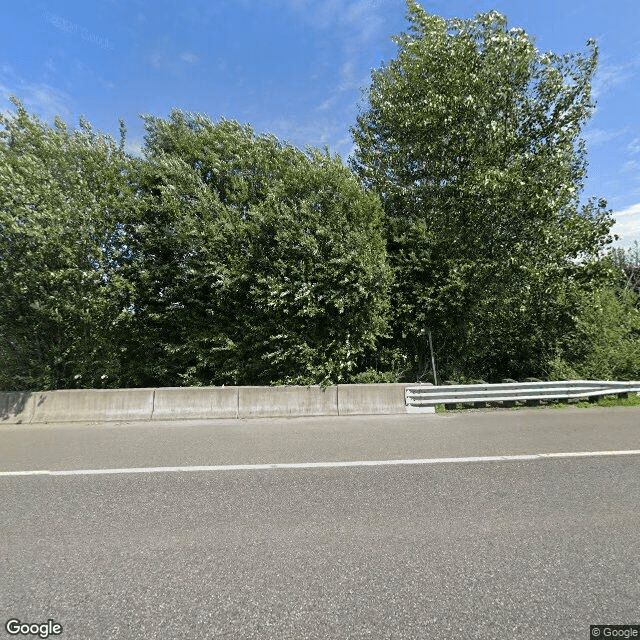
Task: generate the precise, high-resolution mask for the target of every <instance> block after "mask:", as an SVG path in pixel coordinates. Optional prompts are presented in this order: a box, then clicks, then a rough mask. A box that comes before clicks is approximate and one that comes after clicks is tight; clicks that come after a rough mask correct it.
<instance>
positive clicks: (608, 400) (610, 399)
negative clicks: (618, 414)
mask: <svg viewBox="0 0 640 640" xmlns="http://www.w3.org/2000/svg"><path fill="white" fill-rule="evenodd" d="M489 407H490V408H496V409H502V410H504V411H506V410H510V411H519V410H520V409H565V408H567V407H575V408H577V409H586V408H587V407H640V396H639V395H638V394H637V393H630V394H629V397H628V398H619V397H618V396H615V395H610V396H602V397H601V398H600V399H599V400H598V401H597V402H588V401H587V400H577V401H576V400H570V401H569V402H560V401H544V404H541V405H539V406H527V405H526V404H524V403H523V404H520V405H517V406H515V407H509V408H507V407H503V406H501V405H500V404H499V403H497V402H496V403H493V404H489ZM471 409H473V407H471V406H469V405H465V404H461V403H459V404H457V405H456V408H455V409H445V408H444V405H443V404H438V405H436V413H447V412H450V411H458V412H459V411H469V410H471ZM476 411H478V409H476Z"/></svg>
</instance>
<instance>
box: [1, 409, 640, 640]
mask: <svg viewBox="0 0 640 640" xmlns="http://www.w3.org/2000/svg"><path fill="white" fill-rule="evenodd" d="M629 450H640V409H638V408H631V407H630V408H612V409H604V408H592V409H582V410H578V409H564V410H553V409H542V410H526V409H525V410H520V411H502V412H487V413H470V414H455V415H437V414H436V415H433V414H431V415H407V416H376V417H344V418H335V417H331V418H308V419H295V420H293V419H290V420H266V419H262V420H251V421H212V422H208V423H206V422H203V421H199V422H182V423H164V424H155V423H154V424H140V423H138V424H134V423H130V424H110V425H104V424H103V425H19V426H8V425H5V426H0V471H2V472H6V471H31V470H81V469H85V470H98V469H103V470H104V469H116V468H131V467H136V468H144V467H164V466H181V467H190V466H193V465H237V464H259V463H293V462H335V461H359V460H360V461H367V460H368V461H372V460H377V461H383V460H394V459H425V458H456V457H458V458H459V457H467V456H479V457H482V456H496V455H500V456H509V455H518V454H537V453H557V452H567V453H570V452H589V451H591V452H594V451H595V452H602V451H629ZM639 570H640V455H624V456H623V455H611V456H602V457H576V458H571V457H569V458H553V459H549V458H547V459H536V460H525V461H522V460H508V459H505V460H501V461H490V462H488V461H478V462H455V463H453V462H444V463H442V462H441V463H435V464H409V465H402V466H385V465H382V466H354V467H318V468H300V469H243V470H237V469H236V470H221V471H186V470H185V471H176V472H171V473H156V472H154V473H127V474H120V473H113V474H103V475H86V474H80V475H63V476H50V475H41V476H24V475H22V476H7V475H4V476H3V475H1V474H0V572H1V573H0V616H3V619H2V620H0V623H1V624H2V626H3V629H2V631H0V637H18V638H19V637H25V636H10V635H9V634H8V633H7V632H6V631H4V623H5V622H6V620H8V619H10V618H17V619H19V620H21V621H22V622H43V621H46V620H47V619H52V620H54V621H55V622H58V623H60V624H61V625H62V626H63V633H62V635H61V636H51V637H61V638H63V639H67V638H69V639H71V638H73V639H76V638H77V639H83V640H93V639H96V640H102V639H116V638H118V639H120V638H121V639H123V640H136V639H138V638H145V639H146V638H158V639H160V638H162V639H163V640H171V639H174V638H175V639H178V638H194V639H200V638H225V639H234V640H235V639H238V640H244V639H247V640H251V639H254V638H255V639H272V638H273V639H276V638H277V639H287V640H288V639H291V640H303V639H312V638H313V639H316V638H318V639H323V640H324V639H327V640H334V639H336V640H337V639H343V638H344V639H346V638H349V639H354V640H355V639H361V638H371V639H374V640H378V639H387V638H389V639H391V638H393V639H406V640H417V639H421V638H446V639H449V638H451V639H454V638H465V639H466V638H470V639H485V638H486V639H489V638H490V639H502V638H527V639H529V638H530V639H534V638H536V639H537V638H553V639H557V638H567V639H574V638H576V639H579V638H585V639H586V638H588V637H589V625H590V624H603V623H613V624H638V623H640V580H639V577H638V576H639V574H640V571H639ZM3 634H4V635H3ZM30 637H36V636H30Z"/></svg>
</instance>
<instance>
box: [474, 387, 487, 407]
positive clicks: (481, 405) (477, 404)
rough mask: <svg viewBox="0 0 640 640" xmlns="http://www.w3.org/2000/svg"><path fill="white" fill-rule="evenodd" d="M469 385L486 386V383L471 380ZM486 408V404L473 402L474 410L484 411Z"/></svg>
mask: <svg viewBox="0 0 640 640" xmlns="http://www.w3.org/2000/svg"><path fill="white" fill-rule="evenodd" d="M471 384H487V382H485V381H484V380H472V381H471ZM486 406H487V403H486V402H474V403H473V407H474V409H484V408H486Z"/></svg>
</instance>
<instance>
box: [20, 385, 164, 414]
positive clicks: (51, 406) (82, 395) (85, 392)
mask: <svg viewBox="0 0 640 640" xmlns="http://www.w3.org/2000/svg"><path fill="white" fill-rule="evenodd" d="M153 394H154V390H153V389H63V390H59V391H42V392H39V393H34V394H33V395H34V400H35V407H34V412H33V417H32V419H31V422H74V421H78V422H85V421H113V420H151V414H152V412H153Z"/></svg>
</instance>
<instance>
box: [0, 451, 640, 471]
mask: <svg viewBox="0 0 640 640" xmlns="http://www.w3.org/2000/svg"><path fill="white" fill-rule="evenodd" d="M637 455H640V449H633V450H628V451H573V452H569V453H527V454H521V455H506V456H468V457H465V458H421V459H416V460H355V461H346V462H292V463H289V462H276V463H273V464H225V465H213V466H193V467H132V468H129V469H69V470H67V469H63V470H60V471H49V470H45V469H41V470H34V471H0V477H8V476H100V475H119V474H126V473H193V472H201V471H209V472H211V471H263V470H275V469H331V468H334V467H392V466H399V465H421V464H456V463H461V462H462V463H465V462H466V463H472V462H519V461H528V460H548V459H550V458H600V457H605V456H637Z"/></svg>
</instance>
